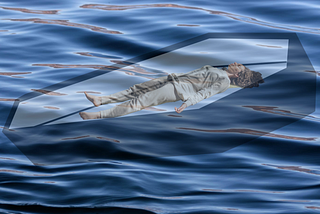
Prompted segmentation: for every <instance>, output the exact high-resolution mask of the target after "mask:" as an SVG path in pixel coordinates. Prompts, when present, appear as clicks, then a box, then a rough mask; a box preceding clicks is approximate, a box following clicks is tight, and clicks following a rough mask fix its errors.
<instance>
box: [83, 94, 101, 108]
mask: <svg viewBox="0 0 320 214" xmlns="http://www.w3.org/2000/svg"><path fill="white" fill-rule="evenodd" d="M84 94H85V95H86V97H87V99H88V100H90V101H91V102H92V103H93V105H94V106H96V107H98V106H100V105H101V97H99V96H93V95H91V94H88V93H87V92H84Z"/></svg>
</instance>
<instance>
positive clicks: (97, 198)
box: [0, 0, 320, 214]
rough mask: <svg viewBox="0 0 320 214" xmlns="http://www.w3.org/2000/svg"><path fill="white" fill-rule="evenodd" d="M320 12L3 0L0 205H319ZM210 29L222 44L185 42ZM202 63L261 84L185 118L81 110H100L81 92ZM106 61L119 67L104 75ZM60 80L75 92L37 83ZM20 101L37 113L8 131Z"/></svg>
mask: <svg viewBox="0 0 320 214" xmlns="http://www.w3.org/2000/svg"><path fill="white" fill-rule="evenodd" d="M319 8H320V3H319V2H317V1H311V0H309V1H265V2H259V1H241V2H239V1H235V0H228V1H222V2H221V1H170V2H156V1H136V2H129V1H120V2H119V1H108V2H107V1H101V0H97V1H94V2H85V1H67V2H62V1H61V2H59V1H8V0H7V1H1V3H0V35H1V40H0V41H1V49H0V56H1V61H0V109H1V111H0V126H1V130H2V131H3V132H1V133H0V143H1V144H0V145H1V146H0V213H138V214H140V213H141V214H143V213H186V214H191V213H192V214H193V213H194V214H200V213H201V214H202V213H272V214H274V213H283V214H289V213H290V214H291V213H292V214H293V213H318V212H320V203H319V202H320V201H319V200H320V196H319V187H320V183H319V178H320V177H319V176H320V166H319V163H320V159H319V153H320V140H319V137H320V114H319V99H318V97H319V95H318V91H319V82H318V81H319V80H318V79H319V75H320V63H319V60H318V59H319V44H320V43H319V41H320V38H319V34H320V27H319V24H318V20H319V18H320V15H319V12H318V11H319ZM208 33H210V35H211V36H213V37H218V39H219V41H218V42H217V40H212V41H213V42H211V43H210V45H213V46H212V47H214V48H212V47H211V46H209V45H207V43H202V46H201V43H200V42H198V43H197V44H199V45H198V46H192V45H191V43H190V45H186V44H187V43H188V42H186V41H189V40H192V41H194V39H195V38H199V37H201V36H203V35H208ZM253 34H254V35H255V36H257V35H258V34H260V36H257V38H253V37H252V35H253ZM217 35H218V36H217ZM231 35H232V36H231ZM247 35H251V36H249V37H250V38H249V39H251V40H250V41H249V40H246V41H244V40H241V39H244V38H245V37H246V36H247ZM230 37H232V38H233V39H237V38H238V40H230ZM240 37H241V39H240V40H241V41H240V40H239V38H240ZM286 37H288V38H290V40H286ZM292 38H293V40H291V39H292ZM216 39H217V38H216ZM252 39H259V41H258V40H252ZM277 39H278V40H277ZM271 40H272V41H271ZM288 41H289V42H288ZM293 41H295V43H293ZM297 41H299V42H297ZM177 44H178V46H179V45H180V46H179V48H177V49H174V50H173V49H172V50H171V49H170V48H169V49H170V51H168V53H167V55H165V54H162V52H161V51H159V50H162V51H163V50H166V49H168V47H172V46H174V47H176V45H177ZM192 44H195V43H192ZM266 44H267V45H266ZM291 44H294V45H293V46H290V45H291ZM298 44H299V45H301V47H300V46H299V45H298ZM245 47H250V48H247V49H246V48H245ZM164 48H165V49H164ZM253 50H254V51H253ZM282 50H284V52H282ZM273 51H274V52H273ZM279 51H280V52H279ZM160 52H161V54H160ZM257 53H258V54H257ZM283 53H289V54H288V55H286V54H285V55H283ZM150 54H151V56H152V57H150ZM168 54H171V55H168ZM278 54H279V55H278ZM293 55H294V56H295V57H296V58H294V59H293V58H292V56H293ZM146 56H148V57H146ZM165 56H166V57H165ZM287 57H289V58H288V63H287V64H277V63H276V64H273V65H271V64H267V63H268V62H275V61H281V62H282V61H283V60H284V59H286V58H287ZM290 57H291V58H290ZM289 59H291V60H289ZM211 60H212V65H214V66H218V65H221V66H222V65H226V64H228V63H232V62H234V61H236V62H238V63H244V64H245V63H248V64H250V63H256V64H255V65H250V66H251V67H250V66H249V65H248V67H250V68H251V69H252V70H256V71H260V72H261V73H263V76H264V77H265V83H264V84H262V85H261V86H260V87H258V88H252V89H242V90H239V89H237V88H230V89H228V90H227V92H226V93H225V94H223V95H217V96H218V98H217V96H214V97H212V98H210V99H208V100H203V101H202V102H200V103H198V104H197V105H195V106H191V107H190V108H189V109H188V110H185V111H183V112H182V113H181V114H178V113H176V112H175V111H174V109H173V108H174V107H179V106H180V105H181V103H182V102H177V103H171V104H166V105H162V106H154V107H152V108H148V109H145V110H143V111H141V112H137V113H134V114H132V115H130V116H129V115H128V116H125V117H119V118H112V119H102V120H97V121H81V118H80V117H79V115H78V114H77V112H78V111H80V110H83V109H88V111H95V110H96V109H95V108H92V106H90V103H89V102H88V101H87V100H86V99H85V97H84V95H83V91H91V93H92V94H94V95H96V94H108V93H112V92H117V91H120V90H123V89H125V88H127V87H129V86H131V85H133V84H135V83H140V82H144V81H147V80H150V79H153V78H156V77H158V76H163V75H166V74H168V73H172V72H188V71H191V70H193V69H196V68H198V67H199V66H203V65H204V64H206V63H210V62H211ZM239 60H240V61H239ZM259 63H262V65H259ZM263 63H265V64H263ZM115 65H118V66H121V65H122V66H124V67H122V68H121V69H116V70H112V69H111V70H110V69H109V70H108V69H106V68H108V66H110V67H111V66H115ZM259 66H260V67H259ZM283 66H284V67H283ZM285 68H286V69H285ZM283 69H285V70H283ZM96 74H100V77H101V78H92V77H95V76H96ZM78 77H90V78H89V79H88V81H87V82H85V81H80V82H79V81H78V82H79V84H75V83H78V82H75V81H73V80H75V79H76V78H78ZM102 77H103V78H102ZM71 80H72V81H71ZM82 80H84V79H82ZM61 83H65V84H66V85H68V86H72V87H70V88H61V89H59V90H55V91H53V92H51V93H49V94H48V93H47V92H44V91H43V89H45V88H48V87H49V88H50V87H51V86H53V85H58V86H59V84H61ZM26 94H29V95H30V94H31V95H32V96H33V95H35V96H37V97H36V99H34V100H32V99H25V100H24V98H23V96H25V95H26ZM21 97H22V98H23V99H21ZM18 99H21V100H18ZM18 101H21V102H20V103H19V102H18ZM17 104H19V105H18V106H17ZM275 104H277V105H275ZM24 106H26V107H24ZM28 106H29V107H30V108H28ZM111 106H112V105H111ZM16 107H19V108H20V109H22V110H23V109H26V110H25V111H26V114H24V115H38V116H37V117H33V116H30V117H25V116H21V115H23V114H21V115H20V118H19V114H16V115H18V116H17V118H18V120H16V122H14V123H12V124H13V125H15V126H12V127H8V126H7V125H8V121H9V122H10V121H11V119H10V118H11V117H12V116H13V113H19V111H13V110H14V109H15V108H16ZM99 108H100V107H99ZM102 108H103V107H102ZM105 108H107V107H105ZM108 108H109V107H108ZM100 109H101V108H100ZM39 115H40V116H39ZM54 118H60V119H59V120H56V119H54ZM12 124H11V125H12Z"/></svg>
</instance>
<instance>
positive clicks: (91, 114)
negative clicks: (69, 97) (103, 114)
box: [79, 111, 100, 120]
mask: <svg viewBox="0 0 320 214" xmlns="http://www.w3.org/2000/svg"><path fill="white" fill-rule="evenodd" d="M79 114H80V116H81V117H82V119H84V120H91V119H99V118H100V112H84V111H83V112H79Z"/></svg>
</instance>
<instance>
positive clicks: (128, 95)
mask: <svg viewBox="0 0 320 214" xmlns="http://www.w3.org/2000/svg"><path fill="white" fill-rule="evenodd" d="M166 82H167V76H163V77H159V78H155V79H152V80H149V81H146V82H142V83H139V84H135V85H133V86H131V87H130V88H128V89H126V90H123V91H119V92H117V93H114V94H111V95H107V96H101V97H100V99H101V104H102V105H103V104H108V103H118V102H123V101H126V100H130V99H134V98H135V97H138V96H139V95H141V94H143V93H147V92H149V91H153V90H156V89H158V88H160V87H162V86H163V85H164V84H166Z"/></svg>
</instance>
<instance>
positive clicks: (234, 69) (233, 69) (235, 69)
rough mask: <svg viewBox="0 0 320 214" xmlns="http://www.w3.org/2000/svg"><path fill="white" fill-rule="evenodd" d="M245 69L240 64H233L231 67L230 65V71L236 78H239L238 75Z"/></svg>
mask: <svg viewBox="0 0 320 214" xmlns="http://www.w3.org/2000/svg"><path fill="white" fill-rule="evenodd" d="M244 70H245V67H244V65H242V64H240V63H236V62H234V63H232V64H230V65H228V71H229V72H230V73H232V74H234V76H235V77H239V76H238V73H240V72H241V71H244Z"/></svg>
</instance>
